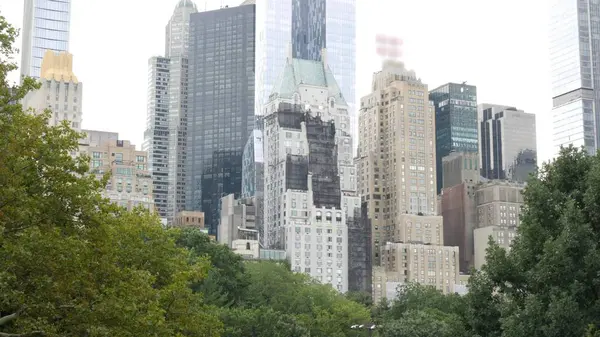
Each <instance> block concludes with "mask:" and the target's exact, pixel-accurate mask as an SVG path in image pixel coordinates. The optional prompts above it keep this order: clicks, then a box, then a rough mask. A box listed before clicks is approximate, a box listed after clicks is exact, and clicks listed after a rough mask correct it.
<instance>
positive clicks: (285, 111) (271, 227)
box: [264, 50, 360, 292]
mask: <svg viewBox="0 0 600 337" xmlns="http://www.w3.org/2000/svg"><path fill="white" fill-rule="evenodd" d="M321 53H322V55H323V57H322V61H311V60H302V59H293V58H291V57H290V58H288V61H287V64H286V66H285V68H284V71H283V73H282V75H281V77H280V78H279V80H278V81H277V83H276V86H275V89H274V91H273V94H272V95H271V96H270V102H269V104H268V105H267V107H266V109H267V115H265V118H264V155H265V157H264V175H265V185H264V190H265V192H264V198H265V200H264V202H265V207H264V232H265V236H266V237H265V242H266V244H267V246H268V247H270V248H280V249H285V250H286V252H287V256H288V259H289V260H290V264H291V267H292V270H293V271H296V272H303V273H306V274H309V275H310V276H312V277H313V278H315V279H316V280H319V281H321V282H323V283H329V284H331V285H332V286H333V287H334V288H335V289H337V290H339V291H342V292H345V291H347V290H348V221H350V218H354V217H355V216H357V215H358V216H360V198H359V197H358V195H357V191H356V169H355V166H354V163H353V158H352V137H351V136H350V116H349V112H348V104H347V103H346V100H345V98H344V96H343V95H342V92H341V89H340V87H339V86H338V84H337V82H336V80H335V78H334V76H333V73H332V72H331V69H330V68H329V67H328V65H327V54H326V53H327V52H326V50H323V51H322V52H321ZM290 56H291V55H290Z"/></svg>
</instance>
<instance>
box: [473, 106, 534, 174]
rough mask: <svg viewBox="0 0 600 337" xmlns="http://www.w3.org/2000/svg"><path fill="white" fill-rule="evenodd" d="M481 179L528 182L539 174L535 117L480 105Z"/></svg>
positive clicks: (499, 107)
mask: <svg viewBox="0 0 600 337" xmlns="http://www.w3.org/2000/svg"><path fill="white" fill-rule="evenodd" d="M477 113H478V116H479V156H480V158H481V160H480V162H481V176H483V177H484V178H487V179H507V180H512V181H521V182H525V181H527V179H528V178H529V175H530V174H531V173H533V172H535V170H536V165H537V144H536V132H535V115H534V114H531V113H526V112H524V111H522V110H517V109H516V108H514V107H509V106H503V105H493V104H480V105H479V106H478V107H477Z"/></svg>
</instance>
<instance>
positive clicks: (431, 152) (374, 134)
mask: <svg viewBox="0 0 600 337" xmlns="http://www.w3.org/2000/svg"><path fill="white" fill-rule="evenodd" d="M372 89H373V91H372V93H371V94H369V95H367V96H365V97H363V98H362V99H361V109H360V114H359V137H360V138H359V139H360V142H359V145H358V170H359V171H358V173H359V175H358V177H359V191H360V195H361V197H362V201H363V202H365V203H366V204H367V207H368V217H369V219H370V220H371V224H372V233H373V239H372V240H373V242H372V244H373V249H372V251H373V264H375V265H381V266H382V267H383V270H384V271H385V272H386V273H388V272H389V273H390V275H392V274H394V275H395V276H394V277H393V278H394V279H397V280H398V282H400V284H402V283H406V282H411V281H414V282H419V283H424V284H428V285H432V286H435V287H437V288H438V289H440V290H442V291H444V292H449V291H450V289H453V286H454V284H455V283H456V280H457V277H458V247H443V244H444V242H443V221H442V217H441V216H438V215H437V205H438V203H437V195H436V148H435V111H434V108H433V104H431V103H430V102H429V92H428V88H427V85H426V84H425V83H422V82H421V80H420V79H418V78H417V76H416V74H415V72H414V71H412V70H408V69H406V68H405V66H404V64H403V63H401V62H394V61H386V62H385V63H384V64H383V69H382V70H381V71H379V72H377V73H375V74H374V75H373V85H372ZM425 250H427V251H428V252H430V251H431V252H430V253H428V254H427V255H428V257H427V259H426V260H425V257H424V254H422V253H421V252H424V251H425ZM434 251H435V254H434V253H433V252H434ZM401 252H404V253H402V254H400V253H401ZM408 252H414V254H408ZM440 252H441V253H440ZM445 252H448V253H447V255H446V253H445ZM446 257H447V258H448V259H447V260H446ZM446 261H447V262H448V267H447V268H446V264H445V262H446ZM442 265H443V268H442V267H441V266H442ZM440 268H441V269H440ZM442 269H443V270H442ZM446 270H447V271H448V273H446ZM396 274H397V275H396ZM378 277H380V276H378ZM374 283H375V284H376V282H374ZM374 293H376V289H375V290H374Z"/></svg>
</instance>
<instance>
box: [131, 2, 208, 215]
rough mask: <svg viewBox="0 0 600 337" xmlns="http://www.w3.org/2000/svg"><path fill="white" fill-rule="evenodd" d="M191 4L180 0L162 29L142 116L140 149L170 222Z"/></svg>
mask: <svg viewBox="0 0 600 337" xmlns="http://www.w3.org/2000/svg"><path fill="white" fill-rule="evenodd" d="M195 12H197V8H196V5H195V4H194V3H193V2H192V1H191V0H180V1H179V2H178V3H177V5H176V6H175V9H174V11H173V14H172V16H171V19H170V20H169V22H168V23H167V25H166V27H165V56H164V57H162V56H156V57H152V58H150V60H149V61H148V109H147V114H148V118H147V119H146V123H147V125H146V131H145V132H144V143H143V145H142V148H143V149H144V150H145V151H148V156H149V162H150V171H151V172H152V177H153V182H154V191H153V195H154V200H155V203H156V209H157V211H158V213H159V215H160V216H161V217H162V218H164V219H166V221H167V222H168V223H170V222H172V221H173V219H174V217H175V214H177V213H178V212H181V211H183V210H184V206H185V190H184V186H185V166H184V159H185V155H186V142H187V114H188V94H187V92H188V91H187V81H188V60H187V56H188V42H187V41H188V37H189V28H188V27H189V21H190V15H191V13H195Z"/></svg>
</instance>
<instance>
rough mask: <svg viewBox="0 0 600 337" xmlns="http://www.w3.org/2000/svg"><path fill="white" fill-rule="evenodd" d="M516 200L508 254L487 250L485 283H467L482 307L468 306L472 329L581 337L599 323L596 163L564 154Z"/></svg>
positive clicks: (569, 151)
mask: <svg viewBox="0 0 600 337" xmlns="http://www.w3.org/2000/svg"><path fill="white" fill-rule="evenodd" d="M523 196H524V200H525V206H524V208H523V210H522V214H521V225H520V227H519V229H518V234H519V235H518V238H517V239H516V240H515V241H514V242H513V245H512V247H511V251H510V253H507V252H505V251H504V250H503V249H499V248H497V247H494V246H493V245H492V247H491V248H490V250H489V251H488V256H487V265H486V266H485V267H484V268H483V273H485V276H483V275H481V277H477V278H474V279H473V281H472V282H471V285H470V288H471V289H474V290H475V292H476V293H480V292H481V293H480V295H481V296H480V297H479V298H480V299H483V300H484V301H485V302H486V303H487V304H486V305H485V306H484V307H482V308H479V309H481V311H482V313H481V314H480V315H477V314H474V313H475V311H476V310H477V309H478V308H477V307H476V306H474V301H471V305H473V307H472V310H471V315H470V316H471V319H470V321H471V325H473V326H474V327H476V329H480V330H479V331H480V332H481V333H482V334H483V333H484V332H485V331H489V330H491V329H497V327H498V326H500V329H501V331H502V334H501V335H502V336H506V337H517V336H532V337H537V336H539V337H542V336H544V337H553V336H556V337H558V336H561V337H569V336H573V337H575V336H583V335H585V334H586V331H587V329H588V326H589V325H595V326H597V325H598V324H599V323H600V302H599V296H600V293H598V286H599V285H600V276H599V274H598V270H600V249H599V247H598V243H599V242H600V241H599V240H600V158H599V157H597V156H589V155H587V154H586V153H585V152H584V151H583V150H579V149H576V148H573V147H569V148H564V149H562V150H561V152H560V156H559V157H558V158H557V159H556V160H554V161H553V162H551V163H549V164H546V165H544V166H543V168H542V169H541V170H540V172H539V174H538V176H537V177H533V178H532V179H531V180H530V181H529V183H528V186H527V187H526V189H525V191H524V192H523ZM492 290H493V293H494V295H493V296H490V295H484V293H485V292H492ZM496 310H497V311H498V312H499V313H500V317H499V319H498V320H497V321H496V320H495V319H494V318H493V316H497V314H496Z"/></svg>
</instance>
